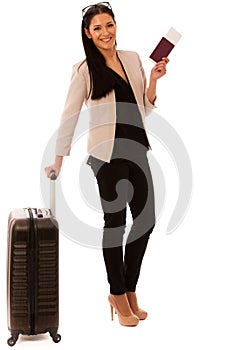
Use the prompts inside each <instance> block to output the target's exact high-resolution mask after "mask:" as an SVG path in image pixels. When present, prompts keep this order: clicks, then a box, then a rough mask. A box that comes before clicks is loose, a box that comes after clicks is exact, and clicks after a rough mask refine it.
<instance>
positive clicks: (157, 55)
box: [150, 27, 181, 62]
mask: <svg viewBox="0 0 233 350" xmlns="http://www.w3.org/2000/svg"><path fill="white" fill-rule="evenodd" d="M180 38H181V34H180V33H179V32H177V30H175V29H174V28H172V27H171V28H170V29H169V31H168V32H167V34H166V35H165V36H163V37H162V39H161V40H160V41H159V43H158V45H157V46H156V47H155V49H154V51H153V52H152V53H151V55H150V58H151V59H152V60H153V61H155V62H159V61H161V60H162V58H163V57H167V56H168V55H169V54H170V52H171V51H172V49H173V48H174V47H175V45H176V44H177V43H178V41H179V40H180Z"/></svg>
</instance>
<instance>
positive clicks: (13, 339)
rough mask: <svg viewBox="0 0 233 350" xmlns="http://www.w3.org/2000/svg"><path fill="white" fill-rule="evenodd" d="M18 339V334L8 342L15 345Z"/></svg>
mask: <svg viewBox="0 0 233 350" xmlns="http://www.w3.org/2000/svg"><path fill="white" fill-rule="evenodd" d="M17 340H18V336H12V337H10V338H9V339H8V340H7V344H8V345H9V346H14V345H15V343H16V342H17Z"/></svg>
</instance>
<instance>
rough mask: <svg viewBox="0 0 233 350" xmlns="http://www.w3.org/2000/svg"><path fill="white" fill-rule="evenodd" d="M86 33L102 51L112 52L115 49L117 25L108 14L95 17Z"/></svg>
mask: <svg viewBox="0 0 233 350" xmlns="http://www.w3.org/2000/svg"><path fill="white" fill-rule="evenodd" d="M85 33H86V35H87V37H88V38H89V39H92V40H93V43H94V44H95V46H96V47H97V48H98V49H99V50H100V51H103V50H112V49H113V48H114V47H115V43H116V23H115V22H114V20H113V18H112V17H111V16H110V15H109V14H108V13H101V14H98V15H95V16H94V17H93V18H92V20H91V23H90V26H89V30H88V29H85Z"/></svg>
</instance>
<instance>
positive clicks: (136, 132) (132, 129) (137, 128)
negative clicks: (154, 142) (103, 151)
mask: <svg viewBox="0 0 233 350" xmlns="http://www.w3.org/2000/svg"><path fill="white" fill-rule="evenodd" d="M122 68H123V69H124V67H123V66H122ZM109 69H110V68H109ZM111 71H112V73H113V79H114V80H115V84H114V85H115V86H114V90H115V97H116V115H117V120H116V131H115V143H114V148H113V155H112V157H117V158H118V157H119V156H120V155H124V154H125V155H129V154H130V155H132V156H133V155H135V154H138V152H140V153H141V152H145V151H146V150H148V149H149V142H148V139H147V135H146V132H145V129H144V126H143V123H142V117H141V113H140V111H139V109H138V105H137V101H136V99H135V96H134V93H133V90H132V87H131V85H130V83H129V81H128V82H126V81H125V80H124V79H123V78H122V77H121V76H120V75H119V74H117V73H116V72H115V71H114V70H112V69H111ZM125 75H126V73H125ZM117 139H118V140H117ZM119 139H121V140H119ZM122 139H123V140H122ZM127 140H128V141H127ZM130 140H133V141H135V142H130ZM124 141H126V142H124ZM142 146H144V147H142ZM145 148H146V149H145Z"/></svg>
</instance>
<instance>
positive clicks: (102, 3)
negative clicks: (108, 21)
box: [82, 1, 112, 17]
mask: <svg viewBox="0 0 233 350" xmlns="http://www.w3.org/2000/svg"><path fill="white" fill-rule="evenodd" d="M98 6H105V7H107V8H108V9H110V10H111V9H112V8H111V5H110V3H109V2H107V1H104V2H98V4H94V5H89V6H86V7H84V9H82V16H83V17H84V16H85V14H86V13H87V11H88V10H90V9H91V8H92V7H93V8H95V7H98Z"/></svg>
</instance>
